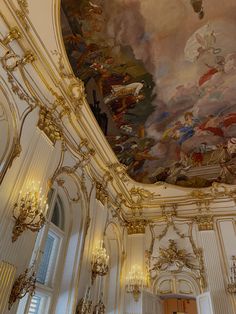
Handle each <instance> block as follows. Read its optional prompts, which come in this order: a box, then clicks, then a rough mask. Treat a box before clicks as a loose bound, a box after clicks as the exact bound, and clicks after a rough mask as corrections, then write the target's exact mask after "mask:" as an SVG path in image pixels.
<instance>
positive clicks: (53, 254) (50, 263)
mask: <svg viewBox="0 0 236 314" xmlns="http://www.w3.org/2000/svg"><path fill="white" fill-rule="evenodd" d="M48 200H49V210H48V223H47V224H46V225H45V226H44V228H43V229H42V230H41V231H40V232H39V234H38V237H37V240H36V244H35V250H34V254H33V257H32V260H33V261H34V260H35V259H36V268H37V272H36V291H35V295H34V296H33V297H32V298H28V300H27V301H25V304H24V305H23V308H24V311H22V305H21V306H19V309H18V314H22V313H25V314H26V313H27V314H49V313H51V312H52V310H51V308H52V306H53V300H55V299H56V295H57V292H58V291H57V289H58V287H59V285H60V269H62V268H63V259H62V252H63V247H64V242H65V241H64V238H65V234H64V226H65V219H64V216H65V215H64V208H63V203H62V201H61V198H60V197H59V195H58V194H57V193H56V191H50V193H49V195H48Z"/></svg>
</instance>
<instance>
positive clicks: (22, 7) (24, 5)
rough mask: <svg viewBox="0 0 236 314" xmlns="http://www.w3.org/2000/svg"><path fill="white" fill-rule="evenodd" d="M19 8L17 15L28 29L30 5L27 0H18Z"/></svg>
mask: <svg viewBox="0 0 236 314" xmlns="http://www.w3.org/2000/svg"><path fill="white" fill-rule="evenodd" d="M17 3H18V7H19V8H18V9H16V11H15V12H16V15H17V17H18V19H19V21H20V23H21V25H22V26H23V28H24V29H25V30H26V31H28V30H29V25H28V21H27V15H28V14H29V5H28V1H27V0H17Z"/></svg>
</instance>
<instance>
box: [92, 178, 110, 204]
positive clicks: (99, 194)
mask: <svg viewBox="0 0 236 314" xmlns="http://www.w3.org/2000/svg"><path fill="white" fill-rule="evenodd" d="M95 184H96V199H97V200H98V201H100V202H101V203H102V205H105V204H106V202H107V200H108V197H109V196H108V193H107V191H106V189H105V188H104V186H103V184H102V183H100V182H98V181H96V183H95Z"/></svg>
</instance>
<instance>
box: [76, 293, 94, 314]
mask: <svg viewBox="0 0 236 314" xmlns="http://www.w3.org/2000/svg"><path fill="white" fill-rule="evenodd" d="M90 292H91V288H90V287H88V288H87V290H86V293H85V296H84V297H83V298H82V299H80V301H79V303H78V305H77V307H76V314H89V313H91V310H92V300H91V296H90Z"/></svg>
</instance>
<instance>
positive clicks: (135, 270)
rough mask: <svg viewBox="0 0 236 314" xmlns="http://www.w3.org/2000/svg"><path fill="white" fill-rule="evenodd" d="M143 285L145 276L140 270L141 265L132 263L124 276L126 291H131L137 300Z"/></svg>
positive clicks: (144, 284)
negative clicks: (125, 276)
mask: <svg viewBox="0 0 236 314" xmlns="http://www.w3.org/2000/svg"><path fill="white" fill-rule="evenodd" d="M144 286H146V278H145V276H144V274H143V272H142V271H141V267H140V266H138V265H133V266H132V268H131V271H130V272H129V274H128V276H127V278H126V292H127V293H132V294H133V297H134V300H135V301H136V302H137V301H138V300H139V295H140V293H141V291H142V289H143V287H144Z"/></svg>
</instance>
